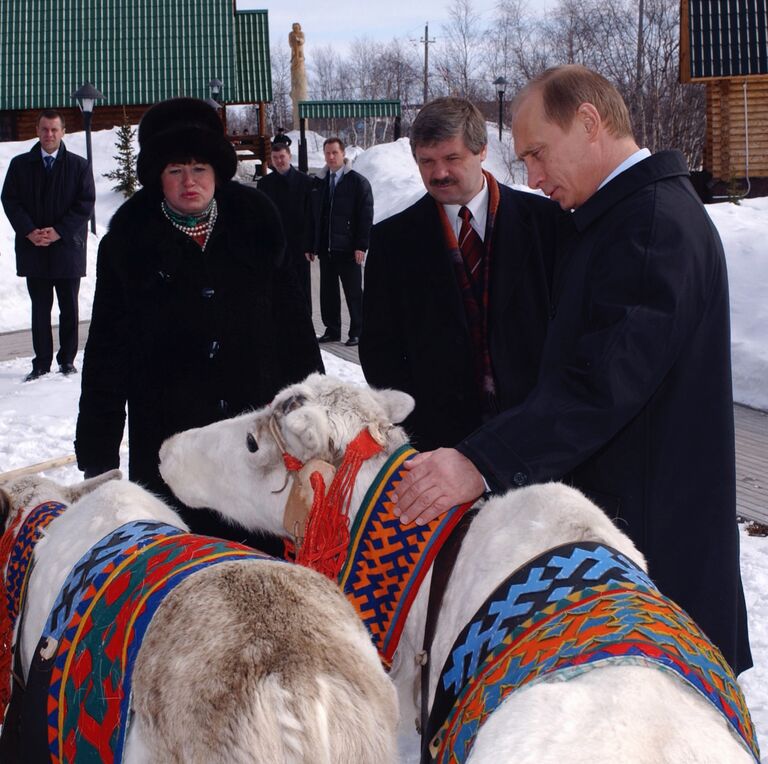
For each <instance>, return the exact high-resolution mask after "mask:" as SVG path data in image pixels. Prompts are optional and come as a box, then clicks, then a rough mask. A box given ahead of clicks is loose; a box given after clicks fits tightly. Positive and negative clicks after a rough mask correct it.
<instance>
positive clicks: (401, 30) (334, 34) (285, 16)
mask: <svg viewBox="0 0 768 764" xmlns="http://www.w3.org/2000/svg"><path fill="white" fill-rule="evenodd" d="M550 1H551V0H550ZM535 4H536V5H537V6H540V5H542V2H541V0H536V2H535ZM546 4H548V3H546ZM449 5H450V0H421V2H413V0H388V1H387V2H375V3H372V2H366V0H362V2H361V0H337V2H335V3H334V4H333V10H329V9H328V4H326V3H318V2H316V0H313V1H312V2H308V1H307V0H297V1H296V2H291V3H287V2H285V0H279V2H278V1H277V0H266V1H265V0H237V8H238V9H239V10H261V9H264V8H266V9H267V10H268V11H269V29H270V38H271V45H272V49H273V50H274V48H275V45H276V44H277V45H285V49H286V51H287V50H289V48H288V33H289V32H290V31H291V25H292V24H293V22H294V21H298V22H299V23H300V24H301V28H302V30H303V31H304V34H305V35H306V43H305V45H306V49H305V55H306V56H307V59H308V62H309V57H310V56H311V51H312V46H322V45H332V46H334V47H336V48H338V49H339V52H340V53H342V54H343V53H344V51H345V50H346V48H347V46H348V45H349V44H350V43H351V42H352V41H353V40H355V39H357V38H363V37H367V38H368V39H371V40H376V41H379V42H389V41H390V40H391V39H392V38H394V37H397V38H399V39H407V40H414V45H418V44H419V40H423V38H424V25H425V23H426V22H429V37H430V39H433V38H434V39H439V38H440V36H441V25H442V24H445V23H446V22H447V21H448V10H447V9H448V7H449ZM495 5H496V0H473V6H474V8H475V9H476V10H477V11H478V12H479V13H481V14H482V15H483V18H484V19H490V18H491V17H492V15H493V8H494V6H495ZM419 47H420V50H422V51H423V49H424V48H423V44H422V45H420V46H419Z"/></svg>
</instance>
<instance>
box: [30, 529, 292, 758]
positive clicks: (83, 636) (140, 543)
mask: <svg viewBox="0 0 768 764" xmlns="http://www.w3.org/2000/svg"><path fill="white" fill-rule="evenodd" d="M233 560H248V561H264V560H274V558H271V557H267V556H266V555H263V554H260V553H258V552H255V551H254V550H253V549H250V548H248V547H244V546H241V545H239V544H233V543H230V542H225V541H221V540H220V539H214V538H207V537H204V536H193V535H191V534H188V533H185V532H183V531H181V530H179V529H178V528H174V527H172V526H169V525H165V524H162V523H157V522H149V521H147V522H133V523H128V524H126V525H124V526H122V527H121V528H118V529H117V530H115V531H114V532H112V533H111V534H109V535H108V536H107V537H105V538H104V539H102V540H101V541H100V542H99V543H97V544H96V545H95V546H94V547H92V548H91V549H90V550H89V552H88V553H87V554H86V555H85V556H84V557H83V558H82V559H81V560H80V561H79V562H78V564H77V565H76V566H75V567H74V568H73V569H72V571H71V573H70V575H69V577H68V578H67V580H66V582H65V583H64V586H63V587H62V590H61V592H60V594H59V596H58V598H57V601H56V604H55V605H54V607H53V609H52V611H51V614H50V616H49V619H48V622H47V624H46V627H45V630H44V632H43V636H42V638H41V640H40V643H39V645H38V649H37V650H36V652H35V656H34V658H33V662H32V669H31V671H30V680H29V684H28V688H27V693H28V701H29V703H30V707H28V708H29V710H28V711H27V714H28V716H29V717H32V718H35V719H38V718H39V719H42V720H43V722H42V725H43V727H41V729H40V730H39V731H40V732H41V734H40V735H37V736H36V735H35V734H34V733H35V730H34V729H32V730H30V729H27V730H25V734H26V735H27V737H26V740H27V744H28V745H31V746H32V748H31V749H30V750H31V751H32V752H33V755H31V756H30V757H29V760H30V761H31V762H37V761H40V762H42V761H50V762H55V763H57V764H58V762H76V763H77V764H91V762H94V763H97V762H98V764H104V763H105V762H120V761H121V760H122V756H123V748H124V745H125V733H126V727H127V722H128V719H129V707H130V698H131V677H132V670H133V665H134V662H135V660H136V656H137V654H138V651H139V648H140V646H141V641H142V638H143V636H144V633H145V632H146V630H147V628H148V626H149V624H150V622H151V620H152V617H153V615H154V613H155V611H156V610H157V608H158V607H159V605H160V604H161V602H162V601H163V599H164V598H165V597H166V596H167V595H168V594H169V593H170V592H171V591H172V590H173V588H174V587H175V586H176V585H178V584H179V583H181V582H182V581H183V580H185V579H186V578H187V577H189V576H190V575H192V574H194V573H196V572H198V571H200V570H203V569H204V568H207V567H209V566H211V565H215V564H217V563H221V562H228V561H233ZM274 561H275V562H277V560H274ZM30 737H39V742H36V741H35V740H31V741H30V740H29V738H30ZM35 746H37V748H35Z"/></svg>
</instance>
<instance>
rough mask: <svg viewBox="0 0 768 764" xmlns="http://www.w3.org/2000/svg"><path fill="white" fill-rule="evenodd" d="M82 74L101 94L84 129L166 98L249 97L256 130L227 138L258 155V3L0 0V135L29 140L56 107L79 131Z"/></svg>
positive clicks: (264, 37) (263, 65)
mask: <svg viewBox="0 0 768 764" xmlns="http://www.w3.org/2000/svg"><path fill="white" fill-rule="evenodd" d="M214 80H218V81H219V82H220V83H221V85H220V90H219V93H218V94H216V93H215V92H214V91H213V90H212V88H211V85H210V83H211V82H212V81H214ZM85 82H90V83H92V84H93V85H94V86H95V87H96V88H97V89H98V90H100V91H101V92H102V93H103V94H104V99H103V100H100V101H98V102H97V104H96V108H95V109H94V112H93V118H92V123H91V127H92V129H93V130H103V129H107V128H112V127H114V126H115V125H120V124H122V123H123V121H124V113H125V115H126V116H127V118H128V121H129V122H130V123H131V124H136V123H138V121H139V119H140V118H141V115H142V114H143V113H144V112H145V111H146V110H147V108H148V107H149V106H150V105H152V104H153V103H157V102H158V101H161V100H164V99H166V98H171V97H174V96H194V97H197V98H204V99H209V98H211V97H215V100H216V101H218V102H219V103H220V104H222V105H223V106H227V105H234V104H257V105H258V106H259V115H260V116H259V124H258V126H254V127H256V128H257V130H256V131H253V130H252V131H251V134H250V135H249V136H247V140H245V139H244V138H243V136H238V140H237V141H236V142H237V144H238V149H239V151H240V153H241V154H242V155H243V157H244V158H248V159H255V158H261V159H265V158H266V153H265V149H266V147H268V145H269V141H268V138H267V136H266V118H265V105H266V103H267V102H269V101H271V100H272V72H271V67H270V59H269V27H268V19H267V11H239V10H237V9H236V6H235V0H174V2H159V1H158V0H68V2H66V3H65V2H61V0H24V2H5V0H3V2H0V140H2V141H9V140H24V139H27V138H33V137H34V136H35V134H36V120H37V116H38V114H39V112H40V111H41V110H43V109H47V108H55V109H57V110H59V111H61V113H62V114H63V115H64V118H65V120H66V122H67V128H68V129H69V130H70V131H73V130H80V129H82V127H83V121H82V115H81V114H80V111H79V109H78V107H77V104H76V102H75V101H74V100H73V98H72V94H73V93H74V92H75V90H77V89H78V88H79V87H80V86H81V85H82V84H84V83H85ZM221 115H222V118H223V119H224V121H225V124H226V110H225V109H222V110H221Z"/></svg>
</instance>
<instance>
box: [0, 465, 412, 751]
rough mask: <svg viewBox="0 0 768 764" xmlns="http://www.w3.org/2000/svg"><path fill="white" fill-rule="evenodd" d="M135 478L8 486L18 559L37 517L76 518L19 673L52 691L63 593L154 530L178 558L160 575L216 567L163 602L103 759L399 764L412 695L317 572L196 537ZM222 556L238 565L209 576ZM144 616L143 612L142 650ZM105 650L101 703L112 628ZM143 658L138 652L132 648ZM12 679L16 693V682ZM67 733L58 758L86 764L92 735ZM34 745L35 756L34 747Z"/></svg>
mask: <svg viewBox="0 0 768 764" xmlns="http://www.w3.org/2000/svg"><path fill="white" fill-rule="evenodd" d="M119 477H120V473H119V472H117V471H113V472H112V473H107V474H106V475H103V476H100V477H97V478H93V479H91V480H86V481H85V482H83V483H81V484H79V485H75V486H71V487H65V486H61V485H58V484H56V483H54V482H53V481H51V480H48V479H45V478H41V477H36V476H35V477H24V478H20V479H18V480H16V481H14V482H11V483H9V484H5V485H0V519H1V520H2V522H3V525H4V528H5V529H6V531H5V535H4V537H3V550H4V551H6V552H8V551H10V552H12V551H13V548H14V547H13V545H14V543H16V544H18V543H20V540H19V536H21V535H23V533H24V529H25V528H26V527H27V525H26V524H27V523H28V522H29V521H31V519H32V515H33V513H35V512H36V511H39V509H40V508H42V509H43V510H46V508H47V507H48V506H50V503H51V502H54V503H58V505H59V510H60V514H58V516H57V517H55V519H53V520H52V521H50V523H49V524H48V525H47V527H45V528H44V530H41V531H40V533H39V539H38V540H37V543H36V544H35V546H34V551H33V557H34V565H33V566H32V567H31V569H30V572H29V574H28V581H27V585H26V593H25V597H24V603H25V604H24V605H23V609H22V612H21V613H20V614H19V620H18V623H17V633H16V641H17V642H18V647H19V650H20V652H19V654H18V661H19V662H20V666H21V667H22V670H23V673H24V676H25V677H26V678H27V679H28V680H29V681H30V685H32V684H34V680H35V679H36V677H35V676H33V677H31V679H30V667H31V666H35V667H36V669H35V670H37V667H38V663H39V662H40V661H42V662H43V664H45V662H46V661H48V660H53V656H54V655H55V654H56V652H57V649H60V645H58V644H56V643H52V642H53V640H52V639H51V638H50V637H49V638H44V639H41V635H43V634H45V633H46V632H47V630H48V629H49V626H50V624H51V622H52V617H51V616H49V613H51V609H52V607H53V606H54V602H55V601H56V600H57V594H58V593H59V592H60V591H61V589H62V586H66V587H68V591H70V592H71V588H70V587H71V585H72V582H73V578H74V579H77V578H78V577H79V576H80V573H79V571H80V570H84V569H85V567H86V564H87V563H90V561H91V560H93V559H95V558H97V557H98V556H99V552H98V550H99V545H100V544H101V545H107V546H109V545H110V544H112V543H113V542H112V541H109V544H108V543H107V542H106V541H105V539H110V540H111V539H114V538H118V537H122V536H127V534H129V533H133V532H134V529H136V528H141V532H142V533H145V532H148V531H147V529H149V531H152V532H153V533H156V534H157V538H160V541H155V540H153V541H152V543H157V544H158V546H157V547H156V548H157V549H159V548H161V546H162V548H163V550H164V556H162V557H158V558H154V559H153V564H155V563H154V560H160V561H159V562H157V563H156V567H160V565H161V564H162V565H168V566H170V564H171V562H170V560H171V559H176V560H178V561H180V562H179V565H180V567H179V568H178V569H179V570H181V569H182V568H184V566H187V565H188V564H189V563H188V560H190V559H192V554H193V549H201V550H203V552H205V554H206V555H207V557H206V562H205V565H208V566H207V567H204V566H203V563H201V567H200V568H199V570H198V569H196V572H194V573H193V574H191V575H189V576H188V577H186V578H184V579H183V580H182V581H181V583H179V584H178V585H177V586H176V587H175V588H173V589H172V591H170V593H168V594H167V596H165V598H164V599H162V602H161V603H160V604H159V606H158V607H157V610H156V611H155V613H154V615H153V616H152V620H151V622H150V623H149V625H148V627H146V631H145V632H144V634H143V639H142V640H141V642H140V644H139V645H138V651H137V653H136V654H135V663H134V667H133V674H132V678H131V685H130V692H125V698H126V700H129V701H130V708H129V710H128V714H127V715H125V718H123V717H122V716H121V720H122V722H121V723H122V724H123V725H124V726H127V729H125V728H123V729H122V730H121V729H120V725H118V724H117V723H116V722H115V723H114V724H111V725H108V726H109V729H107V731H106V733H104V734H101V736H100V737H98V739H97V741H96V742H93V741H91V743H92V744H93V745H94V746H95V745H104V744H105V737H106V738H110V739H113V738H115V739H117V740H118V744H117V746H116V749H115V753H114V759H111V760H115V761H124V762H127V763H128V764H138V763H139V762H142V763H143V764H147V763H148V762H149V763H152V762H163V763H164V764H165V763H168V762H179V764H181V763H182V762H183V763H184V764H189V763H194V764H211V763H212V762H221V764H236V763H242V764H245V763H246V762H281V763H282V762H286V763H289V762H290V763H296V764H317V762H323V763H324V764H346V763H347V762H349V764H352V763H353V762H354V763H357V762H367V763H368V764H381V763H382V762H394V761H395V755H396V753H395V750H396V737H395V731H396V725H397V698H396V693H395V690H394V688H393V686H392V684H391V682H390V681H389V679H388V678H387V677H386V674H385V673H384V671H383V669H382V668H381V664H380V662H379V660H378V658H377V655H376V652H375V650H374V648H373V647H372V645H371V643H370V640H369V638H368V636H367V633H366V631H365V629H364V627H363V625H362V624H361V623H360V621H359V619H358V618H357V616H356V614H355V612H354V610H353V609H352V607H351V606H350V605H349V604H348V602H347V601H346V600H345V599H344V597H343V596H341V594H340V593H339V591H338V589H337V588H336V587H335V586H334V585H333V584H332V583H331V582H330V581H328V580H327V579H326V578H325V577H324V576H322V575H320V574H317V573H315V572H313V571H311V570H308V569H306V568H302V567H300V566H297V565H292V564H290V563H286V562H284V561H279V560H274V559H271V558H265V556H264V555H259V554H257V553H254V552H253V550H249V549H247V548H245V547H242V546H240V545H236V544H229V543H228V542H220V541H219V540H214V539H208V538H205V537H197V536H193V535H191V534H189V533H188V532H187V527H186V526H185V525H184V523H183V521H182V520H181V519H180V517H179V516H178V515H177V514H176V513H175V512H174V511H173V510H172V509H171V508H170V507H168V506H167V505H166V504H164V503H163V502H162V501H160V500H159V499H158V498H156V497H155V496H154V495H152V494H150V493H149V492H148V491H146V490H144V489H143V488H141V487H140V486H138V485H135V484H133V483H130V482H128V481H125V480H119V479H116V478H119ZM158 528H159V529H161V530H157V529H158ZM20 529H21V530H20ZM136 532H138V531H136ZM17 533H18V536H17V535H15V534H17ZM154 538H155V537H153V539H154ZM147 546H149V544H148V545H147ZM111 550H112V547H111V546H109V553H102V557H103V559H104V561H105V562H104V564H112V565H114V564H115V563H114V554H113V553H112V551H111ZM212 550H214V551H215V552H216V553H217V554H221V555H222V556H223V558H224V561H222V562H220V563H219V564H215V565H213V564H210V565H209V564H208V558H209V557H212V556H213V551H212ZM173 555H175V558H173ZM6 562H7V557H6V559H4V560H3V563H2V566H3V572H4V573H5V574H6V576H7V578H6V583H7V584H8V586H9V588H10V584H9V583H8V582H9V581H10V580H11V578H12V573H15V572H17V571H16V570H14V571H11V570H6V569H5V563H6ZM181 562H183V563H184V565H181ZM187 569H188V568H185V571H186V570H187ZM107 570H108V568H107ZM174 570H175V569H174ZM118 572H119V571H118V570H115V572H114V575H115V576H117V573H118ZM185 574H186V572H185ZM83 575H84V574H83ZM123 575H124V573H123ZM179 575H181V574H179ZM134 578H135V579H136V580H134V579H133V578H132V579H131V588H129V589H128V591H127V593H125V596H127V597H130V598H134V599H135V600H136V601H139V599H140V598H142V597H145V595H146V596H148V595H149V584H148V583H147V581H146V580H145V579H143V578H142V577H141V576H135V577H134ZM114 580H115V582H116V583H117V582H119V578H115V579H114ZM145 588H146V589H147V591H146V592H145V591H144V589H145ZM78 596H79V595H78ZM105 596H106V595H105ZM147 603H149V599H147ZM2 607H3V608H4V607H5V598H3V605H2ZM146 607H149V605H148V604H147V605H146ZM57 608H58V609H61V608H62V605H61V604H60V603H59V604H58V605H57ZM57 612H58V610H57ZM94 612H95V611H94ZM143 612H144V611H143V609H142V608H138V607H137V608H136V610H135V613H136V614H137V619H136V623H135V624H134V626H135V628H134V631H133V632H132V634H133V636H134V638H136V636H135V635H136V634H137V633H138V623H139V621H140V620H141V617H142V613H143ZM120 617H122V616H119V617H118V618H116V619H115V620H119V619H120ZM83 620H85V617H83ZM99 628H101V627H99ZM94 629H96V626H94ZM96 637H97V639H96V640H95V641H96V642H97V643H98V644H97V646H96V647H95V648H94V647H93V645H92V646H91V651H92V652H91V658H92V661H93V666H94V668H93V669H92V670H91V673H90V674H88V673H86V674H85V679H86V680H87V681H86V685H87V684H94V685H96V690H97V691H98V690H99V689H100V687H99V682H100V681H101V682H102V684H103V686H104V688H106V686H107V685H106V681H107V678H109V677H107V678H105V676H104V673H103V672H102V673H99V671H97V669H96V667H97V666H100V665H102V664H101V663H99V661H103V660H104V655H103V653H107V652H111V651H112V650H113V649H114V644H115V641H116V639H117V637H116V636H115V635H114V634H113V632H112V626H111V624H110V623H106V624H104V625H103V631H100V632H98V633H97V634H96ZM83 639H85V636H84V635H83ZM73 643H74V640H73ZM130 644H131V643H130V640H128V639H127V638H126V646H127V647H126V649H128V648H129V647H130ZM129 654H130V653H129ZM69 660H70V664H68V665H69V668H70V674H73V675H78V674H80V673H81V672H82V671H85V669H82V668H81V667H82V666H83V665H84V664H83V663H82V661H83V657H82V655H77V656H75V657H74V658H72V657H70V659H69ZM82 678H83V677H82V676H80V677H79V679H78V681H82ZM0 680H2V682H7V680H8V677H7V676H2V677H0ZM64 684H65V682H64V680H62V687H63V686H64ZM84 686H85V685H84ZM31 689H32V688H31V687H30V686H28V687H27V693H30V692H31ZM27 700H28V698H27V697H26V696H25V698H24V703H25V705H24V706H23V714H26V716H23V718H22V729H44V728H45V718H42V719H38V718H35V716H34V714H33V711H34V709H35V706H34V704H33V705H31V706H30V705H27ZM69 702H70V703H71V702H72V701H71V700H70V701H69ZM4 709H5V706H4V705H3V710H4ZM79 713H80V714H87V713H90V709H81V711H80V712H79ZM30 717H31V718H30ZM60 723H61V724H62V725H64V730H63V732H62V731H60V733H59V736H60V737H61V738H62V739H61V740H59V741H56V740H54V743H52V745H59V743H60V745H61V754H60V756H59V760H62V761H74V760H76V759H77V760H79V759H80V756H81V755H84V753H83V751H84V749H83V748H76V747H75V743H77V744H79V745H84V743H83V741H82V738H84V737H93V736H94V733H93V730H92V729H90V728H86V726H85V725H83V724H81V723H79V722H78V724H77V725H76V727H77V728H76V729H74V730H70V734H69V735H68V732H67V728H66V725H67V724H68V722H67V720H66V719H64V720H63V721H61V722H60ZM102 724H104V722H102ZM41 725H42V726H41ZM54 738H56V735H55V734H54ZM121 740H123V741H124V746H121V744H120V741H121ZM40 742H41V741H40V740H37V741H33V742H32V743H29V745H32V747H33V748H32V749H30V748H23V749H22V753H21V757H20V759H19V760H22V761H29V760H33V759H32V756H31V755H29V754H30V751H31V750H33V749H34V747H35V746H36V745H38V746H39V744H40ZM42 743H43V745H45V744H46V739H45V736H43V738H42ZM21 745H25V746H26V745H28V743H27V742H25V741H24V740H22V742H21ZM121 747H122V750H120V748H121ZM44 754H45V756H46V759H45V760H47V752H44ZM121 756H122V758H121ZM34 760H37V759H34ZM100 760H106V759H100Z"/></svg>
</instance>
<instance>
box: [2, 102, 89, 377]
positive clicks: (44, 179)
mask: <svg viewBox="0 0 768 764" xmlns="http://www.w3.org/2000/svg"><path fill="white" fill-rule="evenodd" d="M64 133H65V126H64V119H63V118H62V116H61V115H60V114H59V113H58V112H57V111H53V110H46V111H43V112H41V114H40V116H39V117H38V119H37V135H38V138H39V139H40V140H39V142H38V143H36V144H35V145H34V146H33V147H32V148H31V149H30V150H29V151H28V152H27V153H25V154H19V155H18V156H15V157H14V158H13V159H12V160H11V163H10V165H9V166H8V173H7V175H6V177H5V184H4V185H3V192H2V201H3V207H4V209H5V214H6V215H7V216H8V220H10V222H11V225H12V226H13V229H14V231H16V273H17V275H18V276H21V277H26V279H27V289H28V291H29V296H30V299H31V301H32V346H33V348H34V351H35V357H34V358H33V359H32V371H31V372H30V373H29V374H28V375H27V381H29V380H32V379H37V378H38V377H40V376H42V375H43V374H47V373H48V372H49V371H50V370H51V363H52V362H53V335H52V331H51V309H52V307H53V294H54V291H55V292H56V299H57V301H58V303H59V351H58V353H57V354H56V360H57V362H58V364H59V371H60V372H61V373H62V374H72V373H73V372H75V371H76V369H75V365H74V361H75V355H76V354H77V345H78V327H77V325H78V318H79V311H78V293H79V291H80V279H81V277H82V276H85V268H86V244H87V241H88V229H87V225H88V220H89V218H90V217H91V212H92V211H93V205H94V202H95V200H96V191H95V188H94V184H93V173H92V172H91V167H90V165H89V164H88V162H87V160H86V159H84V158H83V157H81V156H78V155H77V154H72V153H71V152H69V151H67V147H66V146H65V145H64V143H63V142H62V138H63V137H64Z"/></svg>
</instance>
